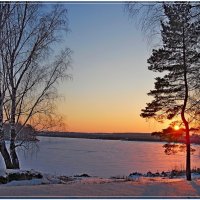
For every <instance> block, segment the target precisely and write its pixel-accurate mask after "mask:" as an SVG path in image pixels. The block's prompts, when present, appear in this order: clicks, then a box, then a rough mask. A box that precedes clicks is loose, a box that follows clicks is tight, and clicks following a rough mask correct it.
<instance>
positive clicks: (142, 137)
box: [39, 132, 161, 142]
mask: <svg viewBox="0 0 200 200" xmlns="http://www.w3.org/2000/svg"><path fill="white" fill-rule="evenodd" d="M39 136H48V137H67V138H86V139H102V140H126V141H152V142H154V141H161V140H160V139H159V138H158V137H155V136H151V134H150V133H77V132H43V133H39Z"/></svg>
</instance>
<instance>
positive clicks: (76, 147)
mask: <svg viewBox="0 0 200 200" xmlns="http://www.w3.org/2000/svg"><path fill="white" fill-rule="evenodd" d="M38 139H39V140H40V142H39V143H38V145H39V148H38V150H37V151H36V150H34V151H32V152H28V153H24V152H23V151H19V152H18V153H19V159H20V161H21V168H22V169H35V170H39V171H42V172H47V173H51V174H55V175H75V174H81V173H87V174H89V175H94V176H101V177H110V176H117V175H129V173H131V172H135V171H138V172H147V171H149V170H150V171H152V172H156V171H157V170H158V171H160V172H161V171H166V170H171V169H173V168H175V167H178V168H184V166H185V155H184V154H183V153H182V154H176V155H165V154H164V150H163V148H162V145H163V143H158V142H136V141H119V140H96V139H75V138H58V137H38ZM199 161H200V155H199V150H197V151H196V152H195V154H194V155H193V156H192V165H193V167H200V164H199V163H200V162H199ZM3 167H4V166H3V164H2V162H1V168H3Z"/></svg>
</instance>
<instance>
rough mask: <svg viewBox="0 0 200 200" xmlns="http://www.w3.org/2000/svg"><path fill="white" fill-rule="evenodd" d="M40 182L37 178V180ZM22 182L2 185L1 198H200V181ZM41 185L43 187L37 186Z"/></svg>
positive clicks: (146, 179)
mask: <svg viewBox="0 0 200 200" xmlns="http://www.w3.org/2000/svg"><path fill="white" fill-rule="evenodd" d="M36 180H37V179H36ZM36 180H32V181H26V182H25V181H19V182H20V184H16V182H13V183H12V184H6V185H1V186H0V195H1V197H65V198H66V197H103V196H106V197H109V196H111V197H138V198H139V197H140V198H141V197H199V196H200V180H193V181H191V182H187V181H185V180H184V179H183V178H176V179H169V178H158V177H156V178H149V177H140V178H139V179H135V180H134V179H132V180H128V179H105V178H97V177H95V178H94V177H90V178H81V179H75V180H73V181H69V182H65V183H62V184H41V182H40V183H39V181H38V182H37V181H36ZM38 184H40V185H38Z"/></svg>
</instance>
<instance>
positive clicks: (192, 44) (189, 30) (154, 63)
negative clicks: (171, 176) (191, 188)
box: [141, 2, 200, 180]
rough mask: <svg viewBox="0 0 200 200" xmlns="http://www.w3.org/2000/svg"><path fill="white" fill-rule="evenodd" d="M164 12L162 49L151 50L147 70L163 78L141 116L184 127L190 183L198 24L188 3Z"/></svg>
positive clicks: (199, 72)
mask: <svg viewBox="0 0 200 200" xmlns="http://www.w3.org/2000/svg"><path fill="white" fill-rule="evenodd" d="M163 9H164V14H165V16H166V19H165V20H164V21H161V27H162V29H161V38H162V47H161V48H159V49H153V51H152V55H151V57H150V58H149V59H148V63H149V67H148V69H149V70H151V71H153V72H160V73H162V76H159V77H157V78H155V80H156V81H155V89H154V90H151V91H150V92H149V93H148V95H150V96H153V97H154V99H153V101H152V102H151V103H148V104H147V106H146V108H145V109H143V110H142V113H141V116H142V117H144V118H155V119H156V120H158V121H160V122H162V121H164V120H166V119H169V120H172V119H173V120H174V119H176V121H178V122H179V123H180V124H179V125H183V126H184V130H185V143H186V177H187V180H191V163H190V154H191V153H190V150H191V148H190V128H191V127H190V126H192V125H194V124H195V122H196V119H197V118H199V115H200V113H199V110H198V108H199V104H200V99H199V97H198V95H197V93H198V92H199V86H200V85H199V79H198V77H199V75H200V65H199V64H200V53H199V50H200V47H199V41H200V24H199V21H198V20H194V18H193V16H192V12H191V9H192V6H191V4H190V3H187V2H186V3H173V4H171V3H169V4H167V3H164V4H163ZM179 118H180V119H179ZM177 119H178V120H177Z"/></svg>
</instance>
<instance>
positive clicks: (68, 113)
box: [59, 3, 162, 132]
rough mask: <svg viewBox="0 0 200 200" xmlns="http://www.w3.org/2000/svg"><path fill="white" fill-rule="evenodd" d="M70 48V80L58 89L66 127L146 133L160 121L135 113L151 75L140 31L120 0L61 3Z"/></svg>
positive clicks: (142, 104) (143, 100)
mask: <svg viewBox="0 0 200 200" xmlns="http://www.w3.org/2000/svg"><path fill="white" fill-rule="evenodd" d="M63 6H66V7H67V8H68V18H69V27H70V30H71V31H70V33H69V34H68V37H67V38H66V41H65V44H63V45H67V46H68V47H70V48H71V49H72V51H73V54H72V59H73V63H72V69H70V70H69V73H71V74H72V75H73V80H72V81H65V82H64V83H62V84H61V85H60V88H59V91H60V92H61V94H62V95H63V96H64V97H65V100H64V101H61V102H60V103H59V111H60V112H61V113H62V114H63V115H64V116H65V119H66V123H67V127H68V131H81V132H151V131H155V130H159V129H160V128H161V127H162V126H161V125H159V124H158V123H156V122H154V121H149V122H147V121H146V120H145V119H142V118H141V117H140V111H141V109H142V108H144V107H145V105H146V103H147V102H149V101H150V100H151V98H150V97H148V96H147V92H148V91H149V90H150V89H153V82H154V77H155V74H154V73H152V72H150V71H148V69H147V62H146V60H147V59H148V57H149V56H150V54H151V50H150V48H149V47H148V45H147V42H146V40H145V38H144V35H143V34H142V32H141V31H140V30H139V28H138V27H136V26H135V23H134V20H133V19H132V20H130V18H129V17H128V14H127V13H125V12H124V4H121V3H109V4H108V3H106V4H105V3H100V4H99V3H81V4H80V3H73V4H70V3H66V4H63Z"/></svg>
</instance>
